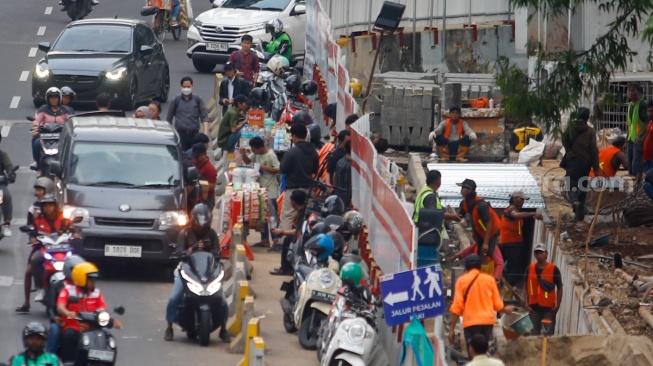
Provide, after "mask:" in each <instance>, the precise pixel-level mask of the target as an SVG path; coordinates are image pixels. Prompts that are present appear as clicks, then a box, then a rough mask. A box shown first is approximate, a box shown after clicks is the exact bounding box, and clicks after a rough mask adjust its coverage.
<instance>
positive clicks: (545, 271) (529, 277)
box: [525, 243, 562, 335]
mask: <svg viewBox="0 0 653 366" xmlns="http://www.w3.org/2000/svg"><path fill="white" fill-rule="evenodd" d="M533 253H534V254H535V259H536V260H537V262H535V263H533V264H531V265H530V267H528V271H527V272H526V276H525V279H526V286H525V287H526V299H525V302H526V305H525V309H526V310H527V311H528V312H529V313H530V316H531V320H532V321H533V330H531V335H540V334H541V332H542V323H543V320H548V321H550V324H551V325H550V328H549V329H547V330H546V334H549V335H550V334H553V331H554V330H555V316H556V314H557V313H558V310H559V309H560V302H561V301H562V275H561V274H560V269H558V267H557V266H556V265H555V264H553V263H549V262H547V257H548V255H549V252H548V251H547V250H546V245H545V244H543V243H539V244H537V245H536V246H535V249H533Z"/></svg>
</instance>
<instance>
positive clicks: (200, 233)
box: [164, 203, 231, 343]
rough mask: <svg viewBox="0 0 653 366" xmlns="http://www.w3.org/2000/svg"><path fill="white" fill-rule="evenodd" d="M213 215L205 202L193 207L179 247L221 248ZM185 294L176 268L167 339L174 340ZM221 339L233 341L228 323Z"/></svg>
mask: <svg viewBox="0 0 653 366" xmlns="http://www.w3.org/2000/svg"><path fill="white" fill-rule="evenodd" d="M212 219H213V215H212V214H211V210H210V209H209V208H208V206H206V205H205V204H203V203H199V204H197V205H195V207H193V210H192V211H191V212H190V227H187V228H185V229H183V230H182V231H181V232H180V233H179V237H177V247H178V248H183V250H185V251H187V252H188V253H192V252H193V250H195V249H193V248H194V247H195V245H197V250H203V251H206V252H213V251H215V250H219V246H220V241H219V239H218V234H217V233H216V232H215V230H213V229H212V228H211V220H212ZM183 295H184V284H183V282H182V280H181V277H180V276H179V273H178V271H176V270H175V281H174V284H173V285H172V291H171V292H170V297H169V298H168V305H166V320H167V321H168V327H167V328H166V330H165V336H164V339H165V340H166V341H172V340H173V338H174V331H173V329H172V324H173V323H175V322H177V308H178V307H179V303H180V302H181V299H182V296H183ZM222 300H223V303H224V305H225V307H226V304H227V299H226V297H224V295H223V299H222ZM220 339H222V340H223V341H224V342H227V343H229V342H231V337H230V336H229V332H228V331H227V324H226V320H225V324H223V325H222V327H221V328H220Z"/></svg>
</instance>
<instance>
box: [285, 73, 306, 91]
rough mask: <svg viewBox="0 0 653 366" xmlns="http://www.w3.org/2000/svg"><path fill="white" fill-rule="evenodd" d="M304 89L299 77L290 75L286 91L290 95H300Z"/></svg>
mask: <svg viewBox="0 0 653 366" xmlns="http://www.w3.org/2000/svg"><path fill="white" fill-rule="evenodd" d="M301 88H302V81H301V79H300V78H299V76H297V75H290V76H288V78H287V79H286V91H287V92H288V93H290V94H293V95H295V94H299V92H300V90H301Z"/></svg>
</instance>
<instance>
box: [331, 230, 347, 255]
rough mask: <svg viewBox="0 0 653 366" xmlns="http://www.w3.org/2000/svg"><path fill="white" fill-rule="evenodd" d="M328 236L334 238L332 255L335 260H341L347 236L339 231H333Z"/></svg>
mask: <svg viewBox="0 0 653 366" xmlns="http://www.w3.org/2000/svg"><path fill="white" fill-rule="evenodd" d="M327 236H328V237H330V238H331V240H333V254H331V257H332V258H333V260H335V261H340V259H342V254H343V253H344V251H345V238H343V236H342V235H341V234H340V233H339V232H337V231H331V232H329V233H328V234H327Z"/></svg>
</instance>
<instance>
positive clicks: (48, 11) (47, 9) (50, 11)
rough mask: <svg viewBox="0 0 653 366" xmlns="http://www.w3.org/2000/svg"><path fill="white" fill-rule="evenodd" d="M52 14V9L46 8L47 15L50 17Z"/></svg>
mask: <svg viewBox="0 0 653 366" xmlns="http://www.w3.org/2000/svg"><path fill="white" fill-rule="evenodd" d="M50 14H52V7H51V6H48V7H46V8H45V15H50Z"/></svg>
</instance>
